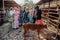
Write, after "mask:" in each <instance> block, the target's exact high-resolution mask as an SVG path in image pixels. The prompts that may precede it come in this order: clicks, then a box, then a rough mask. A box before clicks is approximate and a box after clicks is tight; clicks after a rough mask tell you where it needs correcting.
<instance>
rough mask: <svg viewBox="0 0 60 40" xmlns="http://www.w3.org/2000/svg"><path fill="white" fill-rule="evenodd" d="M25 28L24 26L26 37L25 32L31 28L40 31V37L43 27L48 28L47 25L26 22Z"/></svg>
mask: <svg viewBox="0 0 60 40" xmlns="http://www.w3.org/2000/svg"><path fill="white" fill-rule="evenodd" d="M23 28H24V37H25V34H26V33H27V31H28V30H29V29H30V30H32V31H33V30H34V31H35V30H37V33H38V38H39V39H40V37H39V33H40V31H41V30H42V29H44V28H47V25H43V24H42V25H37V24H24V25H23Z"/></svg>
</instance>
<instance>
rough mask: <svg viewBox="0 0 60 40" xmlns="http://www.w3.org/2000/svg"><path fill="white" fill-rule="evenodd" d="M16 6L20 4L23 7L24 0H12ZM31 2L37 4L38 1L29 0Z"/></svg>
mask: <svg viewBox="0 0 60 40" xmlns="http://www.w3.org/2000/svg"><path fill="white" fill-rule="evenodd" d="M14 1H15V2H16V3H17V4H21V5H23V4H24V0H14ZM31 1H33V3H34V4H36V3H37V2H39V1H40V0H31Z"/></svg>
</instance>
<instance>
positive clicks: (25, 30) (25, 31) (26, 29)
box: [24, 28, 28, 40]
mask: <svg viewBox="0 0 60 40" xmlns="http://www.w3.org/2000/svg"><path fill="white" fill-rule="evenodd" d="M27 31H28V28H25V29H24V40H26V38H25V34H26V33H27Z"/></svg>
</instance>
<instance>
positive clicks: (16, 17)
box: [8, 6, 42, 29]
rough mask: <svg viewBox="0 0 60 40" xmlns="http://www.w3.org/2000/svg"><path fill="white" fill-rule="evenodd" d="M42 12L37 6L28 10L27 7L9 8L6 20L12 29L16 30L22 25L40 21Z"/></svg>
mask: <svg viewBox="0 0 60 40" xmlns="http://www.w3.org/2000/svg"><path fill="white" fill-rule="evenodd" d="M41 14H42V11H41V9H39V7H38V6H36V7H35V8H31V9H29V8H28V7H24V8H21V7H14V8H13V7H11V8H10V10H9V12H8V20H9V22H10V23H11V26H12V28H14V29H17V28H19V25H22V24H23V23H35V21H36V20H40V19H41Z"/></svg>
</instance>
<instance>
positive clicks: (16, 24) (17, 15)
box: [13, 7, 20, 29]
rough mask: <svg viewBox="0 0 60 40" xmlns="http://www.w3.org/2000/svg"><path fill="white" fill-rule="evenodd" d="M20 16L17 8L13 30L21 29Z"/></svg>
mask: <svg viewBox="0 0 60 40" xmlns="http://www.w3.org/2000/svg"><path fill="white" fill-rule="evenodd" d="M19 15H20V10H19V9H18V8H17V7H15V10H14V14H13V18H14V24H13V25H14V26H13V28H14V29H17V28H19Z"/></svg>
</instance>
